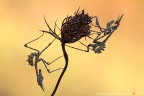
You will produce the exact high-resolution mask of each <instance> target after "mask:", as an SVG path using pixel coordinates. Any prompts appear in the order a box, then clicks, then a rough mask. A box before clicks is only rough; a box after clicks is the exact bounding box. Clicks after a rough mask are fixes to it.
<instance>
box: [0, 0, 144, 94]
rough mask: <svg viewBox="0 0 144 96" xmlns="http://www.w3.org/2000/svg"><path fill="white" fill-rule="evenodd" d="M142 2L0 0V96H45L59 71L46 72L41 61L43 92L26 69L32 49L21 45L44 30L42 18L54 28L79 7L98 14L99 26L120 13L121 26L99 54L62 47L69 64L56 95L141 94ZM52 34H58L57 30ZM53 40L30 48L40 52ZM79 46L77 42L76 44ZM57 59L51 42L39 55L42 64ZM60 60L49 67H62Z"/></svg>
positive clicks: (47, 37) (143, 85)
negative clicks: (56, 22)
mask: <svg viewBox="0 0 144 96" xmlns="http://www.w3.org/2000/svg"><path fill="white" fill-rule="evenodd" d="M143 5H144V1H143V0H39V1H38V0H1V1H0V33H1V34H0V96H5V95H1V94H8V96H50V93H51V92H52V90H53V88H54V85H55V83H56V80H57V78H58V76H59V74H60V72H61V71H57V72H55V73H52V74H47V73H46V71H45V69H44V68H43V67H44V66H43V65H42V63H41V64H40V67H41V68H42V69H43V75H44V85H45V88H46V92H45V93H44V92H43V91H42V90H41V89H40V87H39V86H38V85H37V83H36V76H35V71H34V67H31V66H28V63H27V62H26V59H27V55H28V54H30V52H31V50H30V49H26V48H24V46H23V45H24V44H25V43H26V42H28V41H30V40H32V39H34V38H36V37H38V36H40V35H41V33H40V32H39V31H38V30H40V29H45V30H47V27H46V24H45V23H44V19H43V14H44V15H45V17H46V18H47V21H48V22H49V24H50V25H51V27H52V28H53V26H54V21H55V20H56V19H57V20H58V25H59V26H60V25H61V21H62V20H63V19H64V18H65V17H66V15H67V14H68V13H69V14H73V13H74V11H76V10H77V9H78V7H79V6H81V9H85V10H86V11H87V12H88V13H89V14H90V15H92V16H95V15H96V16H98V17H99V21H100V23H101V25H103V26H105V24H106V23H107V21H109V20H111V19H114V20H115V19H116V18H117V17H118V16H119V15H121V14H123V13H124V14H125V15H124V18H123V20H122V22H121V26H120V27H119V28H118V30H117V31H116V32H115V33H114V34H113V35H112V37H111V38H110V39H109V41H108V42H107V46H106V50H105V51H104V52H103V53H102V54H94V53H93V52H90V53H84V52H80V51H77V50H74V49H70V48H67V52H68V54H69V58H70V60H69V61H70V62H69V67H68V69H67V71H66V73H65V75H64V78H63V79H62V82H61V84H60V86H59V88H58V91H57V93H56V96H97V95H98V93H110V92H111V93H113V92H116V93H117V92H118V93H132V92H144V56H143V55H144V18H143V17H144V13H143V12H144V6H143ZM57 33H59V31H58V30H57ZM52 39H53V38H52V37H51V36H50V35H44V37H43V39H41V40H39V41H37V42H35V43H33V44H31V46H34V47H36V48H38V49H42V48H44V46H46V45H47V44H48V43H49V42H50V41H51V40H52ZM75 46H77V47H81V48H83V47H82V46H80V44H75ZM60 55H62V52H61V46H60V43H59V42H58V41H56V42H55V43H54V44H53V45H52V46H51V47H50V48H49V49H48V50H47V51H46V52H45V53H44V54H43V55H42V57H43V58H44V59H45V60H47V61H52V60H53V59H54V58H56V57H58V56H60ZM63 65H64V61H63V59H60V60H58V61H57V62H55V63H54V64H53V65H52V66H50V69H55V68H57V67H63Z"/></svg>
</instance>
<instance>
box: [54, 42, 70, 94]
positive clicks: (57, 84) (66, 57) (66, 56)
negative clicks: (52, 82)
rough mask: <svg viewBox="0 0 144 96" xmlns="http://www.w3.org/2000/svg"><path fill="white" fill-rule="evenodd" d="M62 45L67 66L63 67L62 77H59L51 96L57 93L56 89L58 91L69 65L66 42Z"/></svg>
mask: <svg viewBox="0 0 144 96" xmlns="http://www.w3.org/2000/svg"><path fill="white" fill-rule="evenodd" d="M61 47H62V51H63V54H64V58H65V67H64V69H63V71H62V73H61V75H60V77H59V79H58V81H57V83H56V86H55V88H54V90H53V92H52V94H51V96H54V95H55V93H56V91H57V89H58V87H59V84H60V82H61V79H62V77H63V75H64V73H65V71H66V69H67V67H68V55H67V52H66V49H65V43H63V42H62V44H61Z"/></svg>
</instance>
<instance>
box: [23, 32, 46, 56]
mask: <svg viewBox="0 0 144 96" xmlns="http://www.w3.org/2000/svg"><path fill="white" fill-rule="evenodd" d="M43 35H44V33H43V34H42V35H41V36H39V37H38V38H36V39H34V40H32V41H30V42H28V43H26V44H25V45H24V47H26V48H29V49H32V50H35V51H37V52H38V53H39V50H37V49H35V48H32V47H29V46H28V44H30V43H32V42H34V41H36V40H38V39H39V38H41V37H42V36H43Z"/></svg>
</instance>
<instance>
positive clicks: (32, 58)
mask: <svg viewBox="0 0 144 96" xmlns="http://www.w3.org/2000/svg"><path fill="white" fill-rule="evenodd" d="M43 35H44V33H43V34H42V35H41V36H40V37H38V38H36V39H34V40H32V41H30V42H28V43H26V44H25V45H24V46H25V47H26V48H29V49H32V50H34V51H36V52H32V53H31V54H30V55H28V60H27V62H28V63H29V65H31V66H35V71H36V76H37V83H38V85H39V86H40V87H41V88H42V90H43V91H44V86H43V79H44V78H43V76H42V70H41V69H39V71H38V67H37V64H38V63H39V62H40V61H42V62H43V64H44V66H45V68H46V70H47V72H48V73H52V72H54V71H57V70H59V69H63V68H58V69H55V70H52V71H51V70H50V69H48V68H47V65H50V64H52V63H53V62H55V61H56V60H58V59H59V58H61V57H63V56H60V57H58V58H56V59H55V60H53V61H52V62H50V63H49V62H47V61H45V60H44V59H43V58H40V56H41V54H42V53H43V52H44V51H45V50H46V49H47V48H48V47H49V46H50V45H51V44H52V43H53V42H54V41H55V39H54V40H53V41H52V42H51V43H49V44H48V45H47V46H46V47H45V48H44V49H43V50H42V51H39V50H37V49H35V48H32V47H29V46H28V44H30V43H32V42H34V41H36V40H38V39H39V38H41V37H42V36H43Z"/></svg>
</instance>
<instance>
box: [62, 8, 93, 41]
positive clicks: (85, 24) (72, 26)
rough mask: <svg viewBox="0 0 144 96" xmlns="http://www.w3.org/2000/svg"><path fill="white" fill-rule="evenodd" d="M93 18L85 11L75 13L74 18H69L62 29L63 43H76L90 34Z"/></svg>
mask: <svg viewBox="0 0 144 96" xmlns="http://www.w3.org/2000/svg"><path fill="white" fill-rule="evenodd" d="M91 19H92V18H91V17H90V16H89V15H88V14H86V13H85V12H84V10H82V11H79V9H78V10H77V11H76V12H75V15H74V16H67V17H66V18H65V19H64V20H63V22H62V27H61V37H62V38H61V41H62V42H65V43H74V42H76V41H78V40H79V39H81V38H82V37H85V36H88V35H89V34H90V28H91V27H90V25H89V24H90V23H91V22H92V20H91Z"/></svg>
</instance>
